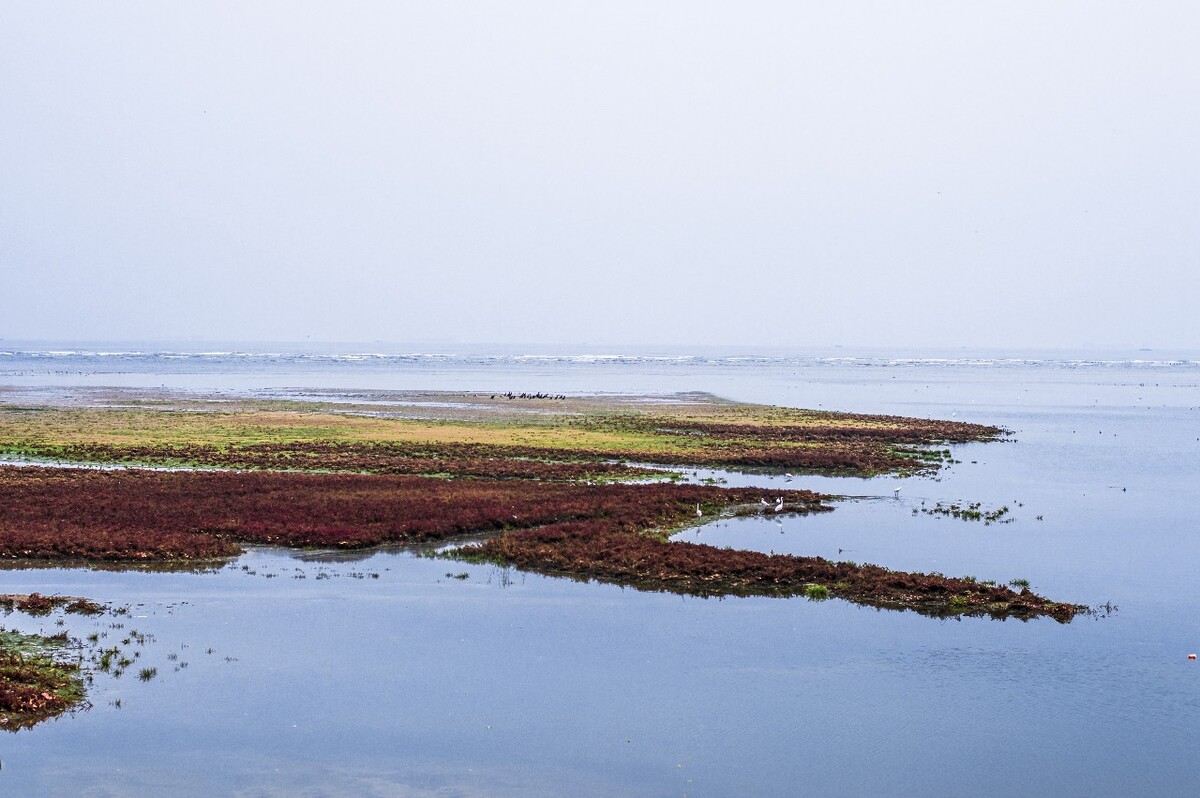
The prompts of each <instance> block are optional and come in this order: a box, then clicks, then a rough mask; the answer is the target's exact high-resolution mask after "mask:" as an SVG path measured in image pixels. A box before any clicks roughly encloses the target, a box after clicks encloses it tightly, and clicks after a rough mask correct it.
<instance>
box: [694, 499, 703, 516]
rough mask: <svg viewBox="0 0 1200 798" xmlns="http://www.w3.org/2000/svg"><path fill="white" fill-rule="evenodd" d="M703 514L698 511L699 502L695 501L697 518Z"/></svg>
mask: <svg viewBox="0 0 1200 798" xmlns="http://www.w3.org/2000/svg"><path fill="white" fill-rule="evenodd" d="M703 515H704V513H702V512H700V503H699V502H696V517H697V518H700V517H702V516H703Z"/></svg>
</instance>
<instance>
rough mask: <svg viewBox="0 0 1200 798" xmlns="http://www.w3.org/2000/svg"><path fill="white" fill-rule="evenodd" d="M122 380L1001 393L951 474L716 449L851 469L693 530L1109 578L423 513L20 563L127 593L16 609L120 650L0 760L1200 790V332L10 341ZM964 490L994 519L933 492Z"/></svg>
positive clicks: (529, 787)
mask: <svg viewBox="0 0 1200 798" xmlns="http://www.w3.org/2000/svg"><path fill="white" fill-rule="evenodd" d="M110 386H111V387H126V388H154V389H159V390H166V391H170V392H177V393H179V394H181V395H196V396H222V395H225V396H251V397H259V398H271V397H281V398H288V399H293V400H298V401H304V400H305V399H306V398H317V397H319V398H321V399H322V400H326V401H327V400H329V399H330V397H331V396H333V397H336V396H337V392H338V391H341V390H344V391H346V392H347V393H348V394H349V393H350V392H353V391H355V390H362V389H378V390H417V389H420V390H445V391H489V392H503V391H509V390H511V391H514V392H522V391H524V392H537V391H542V392H546V393H563V394H610V395H623V394H639V395H661V396H663V397H669V396H670V395H671V394H674V393H677V392H691V391H704V392H709V393H712V394H715V395H717V396H720V397H725V398H728V399H735V400H740V401H747V402H756V403H763V404H770V405H780V406H787V407H799V408H818V409H826V410H847V411H855V412H866V413H884V414H893V415H904V416H917V417H930V418H947V419H955V420H960V421H971V422H979V423H985V424H994V425H998V426H1001V427H1003V428H1005V429H1006V430H1008V431H1009V434H1008V435H1007V436H1005V439H1004V440H1003V441H1001V442H994V443H987V444H966V445H959V446H954V447H952V451H953V456H954V460H955V462H954V463H952V464H951V465H949V466H948V467H947V468H945V469H944V470H943V471H941V472H940V473H939V474H937V475H935V476H926V477H907V478H903V479H897V478H895V477H877V478H874V479H857V478H830V477H812V476H804V475H797V476H796V478H795V480H794V481H792V482H790V483H787V482H785V479H786V478H785V477H783V476H782V475H777V474H744V473H734V472H699V471H697V473H696V475H695V478H697V479H702V478H704V477H713V478H717V479H723V480H725V481H726V483H727V484H730V485H753V486H759V487H761V488H762V489H763V491H764V495H766V496H769V495H770V491H771V490H772V489H778V488H783V487H784V486H785V485H786V486H787V487H790V488H804V487H809V488H813V489H815V490H821V491H824V492H829V493H835V494H837V495H839V496H841V497H843V498H841V499H840V500H838V501H837V502H836V503H835V506H836V509H835V510H834V512H831V513H825V514H820V515H817V516H811V517H787V518H784V519H782V521H781V522H777V521H776V520H775V519H773V518H767V517H765V516H764V517H762V518H746V519H728V520H715V521H712V522H710V523H708V524H705V525H703V526H701V527H698V528H696V529H692V530H688V531H685V532H683V533H681V534H680V536H679V537H680V540H681V541H682V542H687V541H700V542H706V543H711V544H714V545H720V546H730V547H734V548H749V549H757V550H761V551H775V552H789V553H795V554H804V555H820V556H823V557H828V558H830V559H835V560H853V561H856V562H871V563H876V564H879V565H883V566H886V567H889V568H894V569H903V570H916V571H938V572H942V573H945V574H947V575H954V576H967V575H970V576H974V577H976V578H977V579H980V580H985V579H989V580H996V581H999V582H1008V581H1009V580H1014V579H1021V580H1027V581H1028V582H1029V583H1030V585H1031V586H1032V588H1033V589H1034V590H1035V591H1036V592H1038V593H1041V594H1043V595H1046V596H1049V597H1051V598H1053V599H1055V600H1059V601H1067V602H1071V603H1077V604H1084V605H1087V606H1089V607H1091V608H1092V609H1093V611H1092V612H1090V613H1088V614H1084V615H1081V616H1079V617H1077V618H1076V619H1075V620H1073V621H1072V622H1071V623H1068V624H1060V623H1057V622H1055V621H1053V620H1050V619H1045V618H1040V619H1036V620H1031V621H1019V620H1013V619H1009V620H1004V621H1000V620H993V619H987V618H955V619H937V618H930V617H925V616H922V615H919V614H916V613H914V612H907V611H895V610H882V609H875V608H870V607H863V606H858V605H854V604H850V603H848V602H844V601H840V600H836V599H831V600H826V601H811V600H808V599H806V598H803V597H798V598H724V599H714V598H708V599H705V598H697V597H688V596H679V595H673V594H666V593H654V592H641V591H638V590H634V589H629V588H622V587H619V586H614V585H609V584H599V583H594V582H581V581H574V580H570V579H561V578H549V577H543V576H538V575H535V574H529V573H524V572H521V571H518V570H514V569H506V568H497V567H494V566H486V565H470V564H464V563H460V562H455V561H447V560H442V559H435V558H430V557H427V556H420V555H422V554H424V553H428V552H426V551H416V550H412V549H406V548H387V549H380V550H375V551H369V552H358V553H353V554H345V553H337V554H331V553H323V552H304V551H288V550H283V549H274V548H253V549H251V550H249V551H247V552H246V553H245V554H244V555H242V556H241V557H239V558H237V559H236V560H234V561H232V562H230V563H229V564H227V565H224V566H221V567H216V568H211V569H207V570H202V571H199V572H148V571H139V570H133V571H128V570H127V571H121V570H91V569H86V568H38V569H28V568H26V569H9V570H5V571H2V572H0V585H2V586H0V592H4V593H23V592H31V591H39V592H42V593H47V594H48V593H59V594H69V595H82V596H87V597H89V598H92V599H94V600H97V601H101V602H106V603H111V604H113V605H115V606H128V607H129V612H128V614H127V615H122V616H117V617H114V616H111V615H106V616H102V617H101V618H99V619H88V618H81V617H78V616H64V615H61V614H58V613H56V614H53V615H51V616H48V617H46V618H28V617H25V616H22V615H20V614H18V613H13V614H11V615H8V616H6V617H4V618H3V620H2V621H0V623H2V624H3V625H4V626H5V627H7V628H12V629H18V630H20V631H25V632H38V631H42V632H45V633H48V634H54V633H57V632H60V631H67V632H68V633H69V634H70V635H72V636H73V637H75V638H77V639H79V640H86V639H87V638H88V637H89V636H91V635H95V636H96V641H97V643H96V645H99V646H101V647H105V646H111V647H115V648H117V649H119V651H120V652H121V654H120V656H122V657H126V658H127V659H129V660H130V664H129V665H128V666H126V667H124V668H118V669H117V670H121V671H122V673H121V675H119V676H116V675H114V674H113V672H112V669H110V670H109V671H108V672H103V671H97V672H95V673H94V674H93V683H92V684H91V686H90V693H89V702H90V703H89V706H88V707H86V708H84V709H82V710H80V711H77V712H75V713H73V714H70V715H66V716H63V717H61V718H59V719H57V720H54V721H50V722H47V723H44V724H42V725H39V726H37V727H35V728H33V729H28V730H22V731H19V732H15V733H9V734H5V735H3V736H2V737H0V794H3V795H6V796H7V795H29V796H56V795H64V796H66V795H69V796H155V795H172V796H193V795H194V796H213V795H236V796H293V795H303V796H414V797H415V796H420V797H421V798H426V797H432V796H438V797H439V798H442V797H447V796H564V795H570V796H807V795H812V796H874V797H876V798H877V797H878V796H914V795H922V796H961V795H971V796H1004V798H1010V797H1011V796H1013V795H1027V796H1081V797H1082V796H1088V797H1089V798H1094V797H1095V796H1130V795H1146V796H1194V795H1197V794H1200V766H1198V765H1197V763H1198V762H1200V759H1198V756H1200V664H1198V662H1197V660H1193V659H1189V657H1188V655H1189V654H1192V653H1196V652H1198V651H1200V523H1198V522H1197V514H1198V511H1200V352H1183V351H1179V352H1174V351H1172V352H1168V351H1160V350H1138V351H1091V350H1079V351H1065V350H1064V351H976V350H963V349H943V350H933V349H924V350H889V349H874V350H867V349H854V348H849V347H847V348H833V347H831V348H824V349H815V348H814V349H793V350H742V349H716V348H707V349H696V350H688V349H684V348H680V349H673V350H646V349H639V348H636V347H629V348H622V349H619V350H601V349H595V348H588V347H580V346H575V347H568V346H563V347H545V346H542V347H508V348H503V347H463V346H457V345H446V346H441V347H428V346H426V347H413V346H407V347H405V346H384V345H381V344H377V343H376V344H355V345H348V344H325V345H319V346H318V345H312V344H308V343H302V344H286V345H284V344H275V345H264V344H253V343H246V342H238V343H226V344H212V343H201V344H187V343H180V342H136V343H130V342H122V343H115V344H113V343H96V342H54V343H45V342H29V341H0V402H5V403H17V404H23V405H28V404H36V403H42V402H57V401H61V400H63V398H64V397H71V396H79V395H81V392H83V393H86V390H87V389H93V388H101V387H110ZM895 488H900V489H901V490H900V492H899V494H897V493H896V491H895ZM975 502H978V503H980V505H981V507H983V508H984V509H990V510H995V509H999V508H1001V507H1007V508H1008V513H1007V514H1006V515H1005V517H1004V521H1005V522H1004V523H1000V522H997V523H990V524H985V523H983V522H979V521H968V520H962V519H959V518H954V517H952V516H945V515H942V514H937V513H929V512H926V511H927V510H929V509H931V508H934V507H936V506H937V505H939V504H941V505H942V506H943V507H945V506H948V505H950V504H954V503H959V504H969V503H975ZM150 670H153V673H152V674H149V675H148V677H145V678H144V676H145V674H146V673H147V672H148V671H150Z"/></svg>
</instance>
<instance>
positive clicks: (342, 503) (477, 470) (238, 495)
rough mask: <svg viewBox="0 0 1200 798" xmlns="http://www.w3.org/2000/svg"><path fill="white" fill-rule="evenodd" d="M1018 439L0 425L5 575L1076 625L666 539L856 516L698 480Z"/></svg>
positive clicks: (502, 398) (183, 409)
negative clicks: (251, 574)
mask: <svg viewBox="0 0 1200 798" xmlns="http://www.w3.org/2000/svg"><path fill="white" fill-rule="evenodd" d="M97 399H100V400H101V401H97ZM355 400H358V401H355ZM1002 433H1003V431H1002V430H1000V429H999V428H996V427H990V426H984V425H979V424H969V423H962V422H953V421H935V420H927V419H926V420H922V419H914V418H902V417H896V416H881V415H866V414H849V413H833V412H826V411H805V410H793V409H786V408H778V407H769V406H760V405H751V404H745V403H734V402H727V401H723V400H719V399H717V398H715V397H712V396H709V395H703V394H683V395H676V396H670V397H655V398H653V399H652V398H649V397H633V396H627V397H621V398H619V399H615V398H612V397H574V398H571V399H567V398H566V397H562V396H550V395H542V394H511V393H505V394H492V393H489V394H479V393H468V394H461V393H429V392H422V393H414V392H405V393H383V392H372V393H364V394H360V395H356V396H354V397H351V398H350V400H349V401H347V400H345V399H343V400H342V401H340V402H338V403H333V402H322V401H320V400H319V399H318V400H317V401H315V402H313V401H310V402H306V403H299V404H298V403H295V402H289V401H285V400H256V401H245V400H243V401H236V402H230V401H228V400H225V399H214V398H206V397H195V396H171V395H164V394H155V393H150V392H145V391H139V392H106V393H105V395H104V396H102V397H97V396H95V395H86V396H83V395H80V396H71V397H65V400H63V401H60V402H59V403H57V404H52V405H40V406H37V405H20V406H17V405H8V406H3V407H0V453H2V454H3V455H4V457H6V458H7V459H8V460H9V461H10V464H9V465H5V466H2V467H0V557H3V558H4V559H6V560H7V561H9V562H10V563H12V564H16V565H43V566H45V565H52V564H84V565H94V564H97V563H106V564H108V565H109V566H110V567H111V566H114V565H129V566H132V567H138V566H143V567H144V566H146V565H149V564H166V565H171V564H176V565H178V564H181V563H183V564H188V563H194V564H199V565H205V564H208V565H220V564H223V563H225V562H228V561H229V560H230V559H231V558H233V557H236V556H238V555H239V554H241V553H242V552H243V551H244V550H245V549H244V547H245V546H246V545H269V546H283V547H290V548H297V549H306V550H314V549H315V550H358V549H368V548H371V547H378V546H381V545H396V544H402V545H403V544H408V545H411V544H430V543H437V544H441V545H442V547H441V548H440V549H439V550H438V551H437V552H436V555H435V556H437V557H441V558H445V559H449V560H453V559H458V560H463V561H469V562H481V563H483V562H486V563H492V564H495V565H499V566H514V567H516V568H518V569H521V570H524V571H532V572H538V573H542V574H547V575H551V576H563V577H570V578H574V579H582V580H598V581H604V582H609V583H614V584H618V585H623V586H628V587H633V588H636V589H639V590H649V591H663V592H674V593H680V594H685V595H696V596H724V595H736V596H748V595H762V596H804V597H806V598H808V599H812V600H824V599H827V598H839V599H844V600H849V601H852V602H855V603H859V604H864V605H870V606H876V607H882V608H891V609H907V610H914V611H916V612H919V613H922V614H926V615H933V616H942V617H945V616H970V615H979V616H989V617H993V618H1007V617H1016V618H1023V619H1028V618H1033V617H1036V616H1048V617H1051V618H1053V619H1055V620H1057V621H1060V622H1068V621H1070V620H1071V619H1072V618H1073V617H1074V616H1075V614H1076V613H1077V612H1079V611H1080V610H1082V609H1084V608H1083V607H1081V606H1078V605H1075V604H1070V603H1063V602H1059V601H1053V600H1050V599H1048V598H1045V597H1043V596H1039V595H1037V594H1035V593H1033V592H1032V591H1031V590H1030V589H1029V587H1028V584H1027V583H1025V584H1021V583H1019V582H1014V583H1012V584H1010V585H1004V584H997V583H996V582H993V581H978V580H976V579H975V578H973V577H955V576H946V575H944V574H940V573H916V572H905V571H896V570H891V569H889V568H887V567H886V565H885V564H859V563H856V562H849V561H831V560H829V559H826V558H823V557H817V556H801V555H793V554H776V553H764V552H759V551H743V550H737V549H731V548H727V547H726V548H720V547H717V546H712V545H707V544H703V543H693V542H686V541H680V540H677V539H675V540H673V539H672V538H673V536H676V535H677V533H679V532H680V531H681V530H684V529H686V528H688V527H690V526H695V525H697V524H700V523H708V522H711V521H713V520H716V519H721V518H736V517H748V516H763V515H765V516H768V517H773V518H778V517H782V516H805V515H808V514H811V513H824V512H830V511H832V510H833V509H834V507H835V506H836V504H837V501H838V497H837V496H835V495H830V494H822V493H816V492H813V491H811V490H792V489H778V490H774V491H772V492H771V493H770V495H769V496H768V495H766V494H765V493H764V491H763V490H762V489H760V488H736V487H724V486H721V485H717V484H707V485H703V484H686V483H684V482H681V481H680V480H679V477H680V473H681V472H680V470H679V469H680V468H698V467H705V468H708V469H713V468H718V469H733V470H736V469H758V470H767V471H772V472H775V473H783V469H790V471H788V472H786V475H787V478H788V479H789V481H790V479H791V474H792V472H796V473H797V474H819V475H851V476H859V477H870V476H876V475H880V474H892V475H913V474H925V475H930V474H934V473H936V472H937V470H938V469H939V468H940V467H941V466H942V464H943V463H944V462H945V461H947V460H949V459H952V454H951V452H952V449H950V448H949V447H951V446H953V445H955V444H961V443H967V442H988V441H994V440H997V439H998V438H1000V437H1001V435H1002ZM35 466H36V467H35ZM80 466H87V467H80ZM664 467H666V468H667V470H664ZM672 467H673V470H672ZM468 538H469V539H470V542H466V543H464V542H462V541H464V540H466V539H468ZM16 608H17V609H26V607H23V606H18V607H16ZM10 609H11V608H10ZM6 686H7V687H8V688H9V689H15V688H14V687H13V685H9V684H6ZM47 694H49V693H47ZM48 706H49V705H48ZM54 706H55V707H56V708H57V711H58V712H62V711H65V710H66V709H68V708H69V707H70V706H71V703H70V702H65V703H57V704H54ZM49 714H53V713H49Z"/></svg>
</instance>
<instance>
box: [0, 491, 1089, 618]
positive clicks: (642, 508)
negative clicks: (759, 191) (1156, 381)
mask: <svg viewBox="0 0 1200 798" xmlns="http://www.w3.org/2000/svg"><path fill="white" fill-rule="evenodd" d="M775 496H782V497H783V499H784V502H785V505H784V509H785V511H786V512H802V513H807V512H814V511H823V510H828V509H830V508H829V507H828V506H827V505H826V504H824V503H823V500H824V499H825V498H826V497H823V496H820V495H818V494H815V493H812V492H810V491H782V492H781V491H775V492H773V493H772V497H775ZM762 497H763V492H762V491H761V490H759V489H753V488H743V489H734V488H719V487H712V486H702V485H677V484H648V485H621V484H617V485H583V484H578V483H566V482H535V481H527V480H485V479H436V478H428V477H412V476H395V475H366V474H305V473H295V472H287V473H277V472H266V471H253V472H240V473H235V472H204V471H201V472H194V471H193V472H187V471H179V472H161V471H137V470H126V471H93V470H72V469H50V468H46V469H43V468H19V467H7V468H0V556H3V557H8V558H20V559H52V560H53V559H59V560H61V559H78V558H83V559H91V560H117V561H125V560H156V559H210V558H215V557H227V556H231V555H233V554H236V553H237V552H238V551H239V545H238V544H239V543H266V544H275V545H285V546H318V547H334V548H361V547H365V546H372V545H377V544H381V543H403V542H420V541H437V540H444V539H447V538H452V537H455V536H461V535H466V534H478V533H481V532H482V533H492V534H493V537H492V538H490V539H489V540H487V541H486V542H485V543H483V544H482V546H480V547H478V548H474V547H471V548H466V549H460V550H459V551H458V554H457V555H456V556H461V557H465V558H472V557H482V558H486V559H489V560H491V561H495V562H501V563H507V564H512V565H515V566H518V567H521V568H526V569H530V570H537V571H542V572H545V573H551V574H562V575H570V576H575V577H581V578H598V579H606V580H610V581H615V582H620V583H622V584H630V585H633V586H636V587H639V588H644V589H655V590H677V591H680V592H687V593H695V594H701V595H723V594H761V595H792V594H798V593H805V592H807V591H808V589H809V588H810V586H812V585H819V586H822V587H823V588H824V589H826V590H828V591H830V592H832V594H833V595H837V596H840V597H843V598H846V599H849V600H851V601H857V602H862V603H869V604H875V605H879V606H893V607H908V608H912V609H916V610H917V611H920V612H927V613H931V614H972V613H978V614H990V615H993V616H997V617H1003V616H1008V615H1012V616H1016V617H1030V616H1033V615H1050V616H1052V617H1055V618H1057V619H1059V620H1066V619H1069V618H1070V617H1071V615H1073V614H1074V612H1075V608H1073V607H1071V606H1070V605H1064V604H1058V603H1055V602H1051V601H1048V600H1046V599H1044V598H1041V597H1039V596H1035V595H1033V594H1031V593H1029V592H1028V591H1023V592H1022V593H1020V594H1018V593H1015V592H1013V591H1011V590H1009V589H1008V588H1005V587H998V586H986V585H982V584H977V583H975V582H973V581H970V580H959V579H952V578H947V577H942V576H939V575H927V574H907V573H901V572H894V571H889V570H887V569H884V568H880V567H878V566H858V565H853V564H849V563H832V562H829V561H827V560H823V559H820V558H805V557H792V556H785V555H765V554H759V553H755V552H744V551H731V550H726V549H717V548H714V547H711V546H703V545H695V544H688V543H672V542H667V540H666V538H667V536H668V535H669V534H670V533H671V532H673V531H675V530H678V529H680V528H682V527H684V526H686V525H687V524H688V523H694V522H695V521H696V510H697V506H699V509H700V512H701V513H703V514H704V515H705V516H708V517H714V516H715V515H717V514H718V513H738V512H743V513H757V512H760V511H761V505H760V504H759V502H760V500H761V499H762ZM452 556H453V555H452Z"/></svg>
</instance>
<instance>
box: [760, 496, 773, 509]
mask: <svg viewBox="0 0 1200 798" xmlns="http://www.w3.org/2000/svg"><path fill="white" fill-rule="evenodd" d="M758 503H759V504H761V505H762V506H763V507H770V506H771V503H770V502H769V501H767V500H766V499H764V498H762V497H761V496H760V497H759V499H758Z"/></svg>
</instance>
